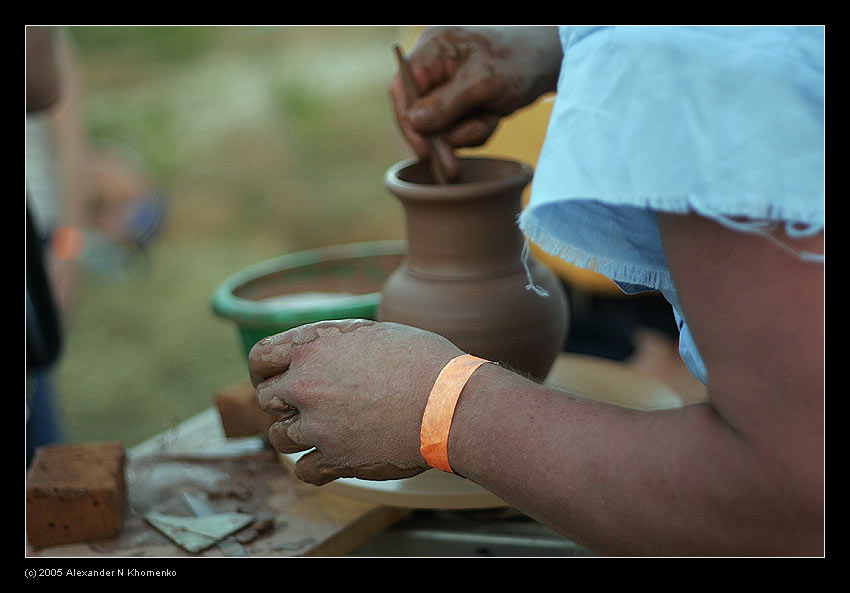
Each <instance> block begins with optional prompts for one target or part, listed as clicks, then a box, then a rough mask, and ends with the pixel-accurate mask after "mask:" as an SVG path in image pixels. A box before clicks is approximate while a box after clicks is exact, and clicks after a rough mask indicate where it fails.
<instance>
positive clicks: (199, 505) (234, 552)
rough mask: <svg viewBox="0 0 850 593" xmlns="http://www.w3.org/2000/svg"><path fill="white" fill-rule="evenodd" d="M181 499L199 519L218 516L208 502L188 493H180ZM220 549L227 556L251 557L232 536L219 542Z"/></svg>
mask: <svg viewBox="0 0 850 593" xmlns="http://www.w3.org/2000/svg"><path fill="white" fill-rule="evenodd" d="M180 497H181V498H182V499H183V502H185V503H186V506H188V507H189V509H190V510H191V511H192V512H193V513H195V514H196V515H197V516H199V517H211V516H214V515H216V514H217V513H216V511H215V509H213V508H212V507H211V506H210V505H209V503H207V501H206V500H203V499H202V498H200V497H198V496H195V495H193V494H190V493H188V492H186V491H183V492H181V493H180ZM248 516H249V517H251V521H249V522H248V523H250V522H252V521H253V517H252V516H250V515H248ZM218 547H219V549H221V551H222V552H223V553H224V555H225V556H249V554H248V552H247V551H246V550H245V548H244V547H243V546H242V544H240V543H239V542H238V541H236V538H234V537H233V536H232V535H228V536H227V537H225V538H223V539H221V540H219V541H218Z"/></svg>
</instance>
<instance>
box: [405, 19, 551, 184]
mask: <svg viewBox="0 0 850 593" xmlns="http://www.w3.org/2000/svg"><path fill="white" fill-rule="evenodd" d="M561 57H562V51H561V45H560V40H559V37H558V30H557V28H555V27H480V28H467V27H438V28H433V29H428V30H426V31H425V32H424V33H423V34H422V37H421V39H420V41H419V43H418V45H417V46H416V48H415V49H414V50H413V51H412V52H411V53H410V55H409V56H408V61H409V63H410V67H411V71H412V74H413V78H414V80H415V82H416V85H417V86H418V88H419V91H420V94H421V97H420V98H419V99H418V100H416V101H414V102H413V103H412V104H408V99H407V95H406V93H405V90H404V85H403V84H402V81H401V77H400V75H399V74H398V73H396V75H395V76H394V77H393V79H392V83H391V86H390V92H391V96H392V100H393V107H394V109H395V114H396V120H397V122H398V125H399V128H400V129H401V132H402V134H404V136H405V138H406V139H407V141H408V142H409V143H410V146H411V147H412V148H413V150H414V152H416V154H417V155H418V156H419V157H420V158H422V159H427V158H429V156H430V155H429V152H428V142H427V140H426V137H427V136H428V135H432V134H440V135H441V136H442V137H443V140H445V141H446V143H448V144H449V146H451V147H463V146H479V145H481V144H483V143H484V142H485V141H486V140H487V138H489V137H490V135H491V134H492V133H493V131H495V129H496V126H497V125H498V122H499V119H500V118H501V117H503V116H505V115H509V114H510V113H513V112H514V111H516V110H517V109H519V108H520V107H524V106H525V105H528V104H530V103H532V102H533V101H534V100H536V99H537V98H538V97H539V96H540V95H542V94H544V93H546V92H550V91H554V90H555V88H556V86H557V80H558V73H559V71H560V66H561ZM449 158H450V159H451V160H452V162H448V163H444V164H445V165H446V167H447V171H448V172H449V175H450V176H454V175H453V174H454V173H456V172H457V171H458V170H459V168H460V163H459V161H458V160H457V157H454V156H451V157H449Z"/></svg>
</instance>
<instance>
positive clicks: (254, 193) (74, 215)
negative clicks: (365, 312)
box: [26, 26, 703, 446]
mask: <svg viewBox="0 0 850 593" xmlns="http://www.w3.org/2000/svg"><path fill="white" fill-rule="evenodd" d="M51 30H52V32H53V33H54V34H55V35H56V41H57V47H58V49H59V55H60V57H61V60H60V66H61V75H62V87H63V95H62V99H61V101H60V102H59V104H57V105H55V106H54V107H52V108H51V109H49V110H46V111H44V112H39V113H37V114H34V115H31V116H28V117H27V126H26V181H27V188H28V191H29V195H28V198H27V205H28V207H30V206H31V207H32V210H33V211H34V217H35V219H36V222H37V223H38V226H39V228H40V229H41V230H43V231H44V232H45V233H47V236H46V244H47V245H48V249H49V251H50V253H51V254H52V255H53V256H54V257H53V262H54V264H55V265H54V266H53V268H52V269H51V272H52V274H53V278H54V282H55V289H56V292H57V296H58V298H59V300H60V302H61V309H62V313H63V315H64V322H65V336H64V343H63V349H62V352H61V356H60V358H59V359H58V362H57V363H56V364H55V365H54V367H53V368H52V370H51V372H50V374H49V375H50V376H49V379H50V382H51V383H52V387H53V388H54V390H55V403H56V405H57V407H58V409H59V414H60V417H61V418H62V421H63V424H64V428H65V435H64V436H65V440H67V441H75V442H87V441H98V440H119V441H122V442H124V444H125V445H127V446H133V445H135V444H138V443H139V442H141V441H143V440H145V439H147V438H149V437H151V436H153V435H156V434H158V433H160V432H162V431H164V430H166V429H168V428H171V427H173V426H175V425H176V424H178V423H179V422H180V421H182V420H185V419H186V418H188V417H189V416H191V415H193V414H195V413H197V412H199V411H201V410H203V409H205V408H207V407H209V406H211V405H213V402H214V398H215V395H216V393H217V392H218V391H220V390H222V389H223V388H225V387H227V386H230V385H233V384H235V383H239V382H244V381H246V380H247V379H248V372H247V364H246V361H245V356H244V354H243V351H242V346H241V343H240V340H239V337H238V334H237V329H236V327H235V324H234V323H233V322H232V321H229V320H225V319H223V318H220V317H217V316H216V315H214V314H213V312H212V309H211V297H212V295H213V292H214V291H215V290H216V288H217V287H218V286H219V285H220V284H222V283H223V282H224V281H225V280H227V279H228V278H229V277H230V276H231V275H233V274H234V273H237V272H239V271H241V270H243V269H245V268H246V267H248V266H252V265H254V264H256V263H258V262H262V261H265V260H268V259H272V258H276V257H277V256H280V255H283V254H287V253H292V252H296V251H301V250H305V249H312V248H316V247H324V246H329V245H335V244H341V243H350V242H356V241H375V240H382V239H404V238H405V222H404V217H403V212H402V210H401V206H400V205H399V204H398V202H397V201H396V199H395V198H394V197H393V196H392V195H391V194H389V192H388V191H387V190H386V189H385V188H384V185H383V176H384V172H385V171H386V170H387V168H389V167H390V166H391V165H392V164H394V163H395V162H397V161H399V160H401V159H404V158H408V157H410V156H412V152H411V150H410V149H409V147H408V146H407V145H406V143H405V142H404V141H403V139H402V137H401V135H400V133H399V132H398V131H397V129H396V124H395V120H394V116H393V112H392V107H391V105H390V98H389V92H388V89H389V83H390V79H391V77H392V75H393V73H394V72H395V69H396V64H395V58H394V55H393V52H392V45H393V44H394V43H396V42H400V43H401V44H402V46H403V48H404V49H405V50H408V51H409V50H410V49H411V48H413V46H414V44H415V42H416V39H417V37H418V35H419V34H420V33H421V31H422V28H421V27H409V26H320V27H305V26H276V27H267V26H241V27H231V26H226V27H225V26H193V27H183V26H171V27H152V26H148V27H129V26H121V27H105V26H89V27H81V26H74V27H53V28H51ZM553 98H554V96H553V95H550V96H545V97H542V98H541V99H540V100H538V101H537V102H536V103H535V104H533V105H531V106H529V107H527V108H525V109H523V110H520V111H518V112H517V113H515V114H512V115H511V116H510V117H509V118H506V119H505V120H503V121H502V122H501V124H500V128H499V130H498V131H497V133H496V134H495V135H494V137H492V138H491V139H490V140H489V141H488V143H487V145H486V146H484V147H482V148H480V149H473V150H471V152H482V153H488V154H490V155H498V156H508V157H511V158H519V159H521V160H524V161H527V162H529V163H530V164H532V165H534V164H536V159H537V156H538V153H539V150H540V146H541V143H542V141H543V137H544V135H545V130H546V125H547V123H548V118H549V114H550V113H551V105H552V102H553ZM465 152H468V151H465ZM527 194H528V191H526V197H527ZM532 252H533V253H534V254H535V255H536V256H537V257H538V259H541V261H542V262H543V263H544V264H546V265H548V266H549V267H551V268H552V269H553V270H554V271H555V272H556V273H557V274H558V275H559V276H560V277H561V278H562V280H564V282H565V287H566V288H567V290H568V293H569V298H570V311H571V326H570V333H569V336H568V342H567V344H565V348H564V349H565V350H566V351H568V352H576V353H581V354H589V355H593V356H601V357H604V358H610V359H614V360H618V361H624V362H626V363H627V364H629V365H630V366H631V368H632V369H635V370H638V371H640V372H644V373H649V374H651V375H653V376H654V377H656V378H659V379H661V380H662V381H664V382H666V383H668V385H670V386H671V387H673V389H674V390H675V391H677V392H678V393H680V394H683V395H684V394H689V393H691V392H693V397H694V398H696V399H698V398H699V397H701V396H702V393H703V387H702V386H701V385H698V384H695V380H694V379H693V378H692V377H691V376H690V375H689V374H688V373H687V371H686V370H685V368H684V366H683V365H682V363H681V359H680V358H679V356H678V354H677V353H676V343H675V340H676V333H677V330H676V327H675V322H674V320H673V319H672V315H671V313H670V308H669V305H667V303H666V302H665V301H664V300H663V298H662V297H661V296H660V295H658V294H655V293H650V294H649V295H647V296H640V297H628V298H626V297H625V296H624V295H623V293H622V292H621V291H620V290H619V289H617V288H616V287H615V286H614V285H613V283H611V281H610V280H608V279H607V278H604V277H602V276H599V275H597V274H595V273H592V272H588V271H586V270H581V269H579V268H576V267H574V266H570V265H568V264H566V263H565V262H563V261H560V260H557V259H556V258H554V257H552V256H545V255H544V254H542V252H540V251H539V250H537V249H536V248H535V246H533V245H532ZM29 381H30V378H29V377H28V382H29ZM28 388H29V384H28ZM33 391H35V392H38V391H39V390H37V389H34V390H30V391H29V392H30V393H31V392H33ZM31 434H32V433H31Z"/></svg>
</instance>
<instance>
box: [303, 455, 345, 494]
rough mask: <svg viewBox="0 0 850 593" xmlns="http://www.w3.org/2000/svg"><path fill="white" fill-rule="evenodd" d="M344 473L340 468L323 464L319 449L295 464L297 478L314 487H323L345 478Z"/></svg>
mask: <svg viewBox="0 0 850 593" xmlns="http://www.w3.org/2000/svg"><path fill="white" fill-rule="evenodd" d="M344 473H345V472H343V471H341V470H340V468H337V467H335V466H331V465H326V464H325V463H323V462H322V452H321V451H319V450H318V449H316V450H315V451H310V452H309V453H307V454H306V455H304V456H302V457H301V458H300V459H299V460H298V461H297V462H296V463H295V476H296V477H297V478H298V479H299V480H301V481H302V482H307V483H308V484H313V485H314V486H321V485H323V484H327V483H328V482H333V481H334V480H336V479H337V478H341V477H345V476H344V475H343V474H344Z"/></svg>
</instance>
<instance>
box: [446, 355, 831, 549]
mask: <svg viewBox="0 0 850 593" xmlns="http://www.w3.org/2000/svg"><path fill="white" fill-rule="evenodd" d="M449 458H450V461H451V463H452V466H453V468H454V469H455V471H456V473H458V474H460V475H463V476H465V477H467V478H469V479H471V480H473V481H475V482H477V483H479V484H481V485H482V486H484V487H486V488H488V489H489V490H491V491H492V492H494V493H495V494H497V495H498V496H500V497H502V498H503V500H505V501H506V502H508V503H510V504H512V505H513V506H515V507H517V508H519V509H520V510H522V511H524V512H526V513H527V514H529V515H530V516H532V517H534V518H536V519H538V520H540V521H541V522H543V523H546V524H548V525H550V526H551V527H553V528H555V529H557V530H558V531H560V532H562V533H563V534H564V535H566V536H568V537H571V538H573V539H575V540H576V541H578V542H579V543H582V544H584V545H586V546H588V547H590V548H591V549H593V550H596V551H599V552H601V553H606V554H626V555H630V554H651V555H691V554H693V555H705V554H731V555H737V554H795V553H800V552H801V550H810V549H811V548H807V547H806V546H807V545H812V546H817V545H819V544H820V541H819V539H818V533H814V534H811V536H810V537H807V535H806V534H805V533H803V529H804V527H805V526H810V525H811V521H805V520H803V519H802V518H801V517H799V516H798V515H797V514H795V513H794V512H793V511H791V510H790V509H794V508H797V507H796V505H795V503H794V501H793V500H789V498H792V497H793V494H791V493H789V492H787V491H785V489H784V488H783V484H784V481H783V477H784V475H783V470H781V469H777V464H775V463H772V462H770V461H769V460H768V459H765V456H764V455H761V454H760V453H759V451H757V450H756V449H754V448H752V447H750V446H749V445H748V443H747V441H746V440H745V439H743V438H742V437H741V436H739V435H738V434H737V433H736V432H735V431H734V430H732V429H731V427H729V426H728V425H727V424H726V423H725V422H724V421H723V420H722V419H721V418H720V417H719V416H718V415H717V413H716V412H715V410H714V409H713V408H712V407H711V406H710V405H700V406H691V407H687V408H681V409H675V410H666V411H657V412H642V411H635V410H629V409H625V408H620V407H616V406H611V405H607V404H601V403H597V402H592V401H587V400H582V399H579V398H574V397H570V396H569V395H568V394H565V393H563V392H559V391H555V390H552V389H547V388H545V387H543V386H541V385H537V384H533V383H531V382H529V381H527V380H525V379H524V378H522V377H520V376H518V375H515V374H513V373H510V372H509V371H506V370H504V369H501V368H498V367H495V366H494V365H485V366H484V367H482V368H481V369H479V371H478V372H477V373H476V374H475V375H473V377H472V378H471V379H470V381H469V383H467V386H466V388H465V390H464V392H463V395H462V397H461V400H460V402H459V404H458V407H457V410H456V413H455V419H454V423H453V426H452V431H451V437H450V441H449ZM529 484H534V487H533V488H532V487H529ZM815 527H817V525H815ZM789 532H790V533H789ZM789 536H790V537H789Z"/></svg>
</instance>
